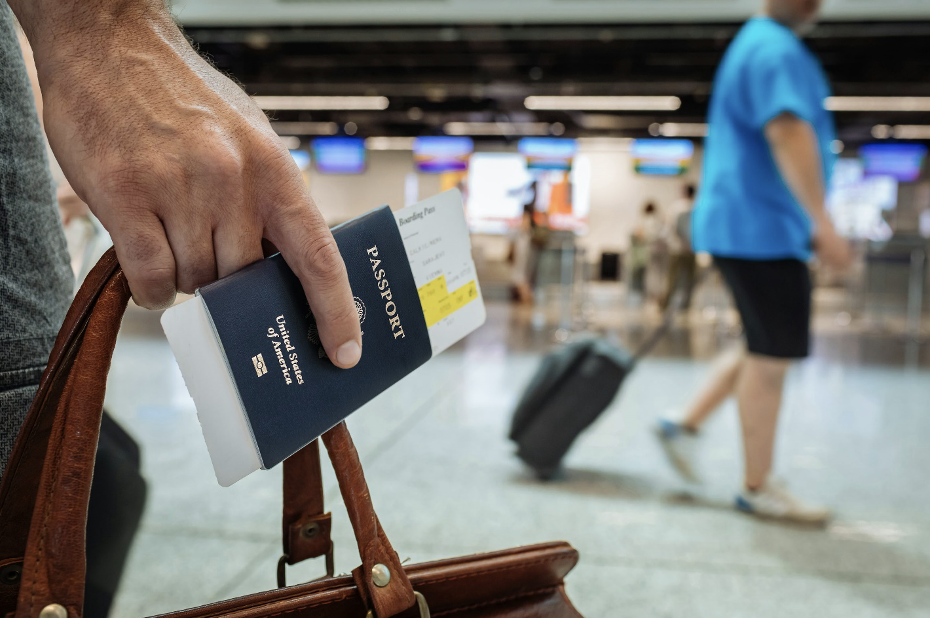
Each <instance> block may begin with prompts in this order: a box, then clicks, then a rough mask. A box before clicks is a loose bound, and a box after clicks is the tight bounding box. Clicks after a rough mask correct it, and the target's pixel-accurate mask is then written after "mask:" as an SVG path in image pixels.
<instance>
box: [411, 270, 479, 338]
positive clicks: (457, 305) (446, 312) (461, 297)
mask: <svg viewBox="0 0 930 618" xmlns="http://www.w3.org/2000/svg"><path fill="white" fill-rule="evenodd" d="M417 292H418V293H419V295H420V305H422V306H423V317H425V318H426V326H427V327H430V326H432V325H433V324H436V323H437V322H439V321H440V320H442V319H443V318H445V317H448V316H450V315H452V314H453V313H455V312H456V311H458V310H459V309H461V308H462V307H464V306H465V305H467V304H468V303H470V302H471V301H473V300H475V299H476V298H478V285H477V284H476V283H475V281H474V279H473V280H471V281H469V282H468V283H466V284H465V285H463V286H462V287H460V288H458V289H457V290H455V291H453V292H449V288H448V287H447V286H446V276H445V275H440V276H438V277H436V278H435V279H433V280H432V281H430V282H429V283H427V284H425V285H424V286H423V287H421V288H419V289H418V290H417Z"/></svg>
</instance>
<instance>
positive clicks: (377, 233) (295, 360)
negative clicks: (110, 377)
mask: <svg viewBox="0 0 930 618" xmlns="http://www.w3.org/2000/svg"><path fill="white" fill-rule="evenodd" d="M333 236H334V237H335V239H336V244H337V245H338V246H339V251H340V253H341V254H342V259H343V260H344V261H345V264H346V269H347V271H348V274H349V283H350V285H351V286H352V293H353V295H354V296H355V304H356V309H357V310H358V312H359V318H360V319H361V320H362V333H363V334H362V359H361V361H359V363H358V365H356V366H355V367H353V368H352V369H339V368H338V367H336V366H335V365H333V364H332V363H331V362H330V360H329V359H328V358H326V356H325V352H324V351H323V348H322V346H320V344H319V337H318V335H317V331H316V325H315V323H314V321H313V316H312V314H311V313H310V309H309V307H308V305H307V300H306V297H305V296H304V292H303V289H302V288H301V285H300V281H299V280H298V279H297V277H296V276H295V275H294V273H293V272H291V269H290V268H288V266H287V263H286V262H285V261H284V258H283V257H282V256H281V255H280V254H278V255H275V256H272V257H270V258H267V259H264V260H262V261H260V262H256V263H255V264H252V265H250V266H247V267H246V268H244V269H242V270H240V271H238V272H236V273H234V274H232V275H230V276H228V277H224V278H223V279H220V280H219V281H216V282H214V283H211V284H210V285H207V286H204V287H203V288H201V289H200V290H199V294H200V296H201V297H202V298H203V301H204V304H205V305H206V308H207V313H208V314H209V315H210V318H211V320H212V321H213V326H214V329H215V331H216V332H215V334H216V336H217V338H218V339H219V342H220V344H221V346H222V349H223V353H224V355H225V358H226V362H227V364H228V368H229V370H230V372H231V374H232V377H233V382H234V383H235V385H236V388H237V390H238V394H239V398H240V400H241V402H242V404H243V408H244V409H245V413H246V416H247V417H248V421H249V424H250V426H251V429H252V436H253V438H254V440H255V445H256V447H257V448H258V452H259V455H260V457H261V461H262V467H264V468H266V469H267V468H271V467H272V466H274V465H276V464H278V463H280V462H281V461H283V460H284V459H286V458H287V457H289V456H290V455H292V454H293V453H295V452H297V451H298V450H300V449H301V448H302V447H303V446H305V445H306V444H308V443H309V442H311V441H313V440H314V439H315V438H317V437H319V436H320V435H321V434H323V433H324V432H325V431H327V430H328V429H330V428H331V427H333V426H334V425H336V424H337V423H339V422H340V421H341V420H343V419H344V418H346V417H347V416H348V415H349V414H351V413H352V412H354V411H355V410H356V409H358V408H359V407H361V406H362V405H363V404H365V403H366V402H368V401H370V400H371V399H372V398H374V397H375V396H376V395H378V394H379V393H381V392H383V391H384V390H385V389H387V388H388V387H389V386H391V385H392V384H394V383H395V382H397V381H398V380H400V379H401V378H403V377H404V376H406V375H407V374H408V373H410V372H411V371H413V370H414V369H416V368H417V367H419V366H420V365H422V364H423V363H425V362H426V361H427V360H429V358H430V356H432V350H431V348H430V342H429V334H428V332H427V330H426V320H425V318H424V317H423V309H422V307H421V306H420V299H419V296H418V295H417V289H416V285H415V283H414V280H413V273H411V271H410V263H409V262H408V261H407V253H406V251H405V250H404V244H403V240H402V239H401V237H400V231H399V230H398V229H397V223H396V222H395V221H394V215H393V214H392V213H391V210H390V209H389V208H388V207H387V206H383V207H381V208H378V209H376V210H373V211H371V212H369V213H367V214H365V215H362V216H361V217H358V218H356V219H352V220H351V221H348V222H347V223H344V224H342V225H340V226H338V227H336V228H334V229H333Z"/></svg>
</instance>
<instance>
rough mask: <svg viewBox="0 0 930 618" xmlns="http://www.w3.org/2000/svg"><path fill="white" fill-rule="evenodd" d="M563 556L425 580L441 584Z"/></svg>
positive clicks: (549, 560) (430, 583)
mask: <svg viewBox="0 0 930 618" xmlns="http://www.w3.org/2000/svg"><path fill="white" fill-rule="evenodd" d="M562 558H563V557H562V556H554V557H551V558H543V559H541V560H534V561H533V562H521V563H520V564H514V565H510V566H506V567H498V568H496V569H487V570H485V571H475V572H473V573H464V574H462V575H453V576H451V577H444V578H443V579H431V580H428V581H426V582H424V584H425V585H427V586H430V585H432V584H439V583H442V582H450V581H454V580H456V579H468V578H469V577H478V576H480V575H488V574H490V573H500V572H502V571H513V570H515V569H523V568H526V567H528V566H533V565H536V564H548V563H550V562H556V561H559V560H562Z"/></svg>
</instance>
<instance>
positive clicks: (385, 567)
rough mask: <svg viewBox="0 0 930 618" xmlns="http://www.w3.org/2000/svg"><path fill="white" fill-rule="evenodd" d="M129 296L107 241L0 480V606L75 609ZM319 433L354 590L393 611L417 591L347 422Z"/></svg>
mask: <svg viewBox="0 0 930 618" xmlns="http://www.w3.org/2000/svg"><path fill="white" fill-rule="evenodd" d="M129 298H130V291H129V286H128V284H127V282H126V278H125V276H124V275H123V272H122V270H121V269H120V267H119V263H118V262H117V259H116V254H115V253H114V251H113V249H110V250H109V251H108V252H107V253H106V254H105V255H104V256H103V257H102V258H101V259H100V261H99V262H98V264H97V266H95V267H94V269H93V270H92V271H91V272H90V274H89V275H88V276H87V279H86V280H85V281H84V284H83V285H82V286H81V289H80V290H79V291H78V294H77V296H76V297H75V300H74V302H73V303H72V305H71V308H70V309H69V311H68V315H67V317H66V318H65V322H64V325H63V326H62V328H61V330H60V331H59V333H58V339H57V340H56V342H55V347H54V348H53V350H52V353H51V355H50V357H49V364H48V366H47V368H46V370H45V373H44V374H43V376H42V381H41V384H40V386H39V391H38V393H37V395H36V398H35V400H34V401H33V404H32V407H31V408H30V410H29V414H28V416H27V417H26V420H25V423H24V426H23V429H22V430H21V431H20V434H19V437H18V439H17V442H16V445H15V447H14V449H13V453H12V455H11V457H10V461H9V463H8V464H7V468H6V471H5V473H4V476H3V480H2V484H0V570H3V572H4V573H7V574H12V575H10V576H8V577H7V580H6V581H7V584H6V585H0V614H8V613H14V615H15V618H37V617H39V616H40V615H41V616H42V618H80V616H81V614H82V609H83V608H82V606H83V595H84V580H85V543H84V539H85V528H86V524H87V504H88V499H89V496H90V485H91V479H92V476H93V468H94V457H95V454H96V448H97V439H98V436H99V432H100V418H101V413H102V409H103V398H104V392H105V389H106V377H107V372H108V370H109V366H110V361H111V358H112V355H113V348H114V346H115V344H116V335H117V333H118V331H119V325H120V321H121V319H122V315H123V313H124V311H125V309H126V304H127V303H128V301H129ZM323 442H324V444H325V445H326V448H327V450H328V452H329V456H330V460H331V461H332V463H333V467H334V469H335V471H336V477H337V479H338V481H339V487H340V490H341V492H342V496H343V499H344V500H345V504H346V507H347V510H348V514H349V519H350V520H351V523H352V527H353V529H354V531H355V537H356V541H357V542H358V548H359V554H360V555H361V557H362V566H361V567H359V568H357V569H356V570H355V571H353V577H354V579H355V581H356V583H357V584H358V589H359V592H360V593H361V595H362V597H363V598H364V600H365V601H366V604H367V605H368V607H369V608H370V609H371V610H372V611H373V613H374V615H375V616H377V617H378V618H388V617H390V616H394V615H396V614H398V613H400V612H401V611H403V610H405V609H407V608H409V607H411V606H413V605H414V603H415V602H416V597H415V596H414V592H413V589H412V587H411V585H410V582H409V580H408V579H407V576H406V573H405V572H404V569H403V568H402V567H401V565H400V560H399V559H398V557H397V553H396V552H395V551H394V549H393V548H392V547H391V543H390V541H389V540H388V538H387V536H386V535H385V533H384V530H383V529H382V527H381V524H380V522H379V521H378V517H377V515H376V514H375V511H374V508H373V506H372V503H371V497H370V495H369V492H368V485H367V483H366V481H365V476H364V474H363V472H362V466H361V462H360V461H359V458H358V453H357V451H356V450H355V446H354V445H353V444H352V438H351V436H349V432H348V430H347V429H346V427H345V424H343V423H340V424H339V425H337V426H336V427H334V428H333V429H331V430H330V431H329V432H327V433H326V434H325V435H324V436H323ZM385 571H387V573H389V579H388V576H386V574H385ZM373 573H375V574H376V575H375V576H374V577H373ZM373 579H377V582H375V581H373ZM385 580H387V581H385Z"/></svg>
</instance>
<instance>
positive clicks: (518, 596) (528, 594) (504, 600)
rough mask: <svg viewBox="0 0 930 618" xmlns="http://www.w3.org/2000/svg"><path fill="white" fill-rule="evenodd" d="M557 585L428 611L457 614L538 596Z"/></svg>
mask: <svg viewBox="0 0 930 618" xmlns="http://www.w3.org/2000/svg"><path fill="white" fill-rule="evenodd" d="M557 588H558V586H549V587H548V588H538V589H536V590H532V591H530V592H521V593H520V594H514V595H511V596H509V597H504V598H502V599H494V600H493V601H485V602H484V603H475V604H474V605H466V606H465V607H456V608H454V609H447V610H445V611H442V612H430V615H432V616H446V615H449V614H457V613H459V612H467V611H469V610H472V609H478V608H479V607H489V606H491V605H500V604H502V603H507V602H508V601H515V600H517V599H522V598H524V597H532V596H538V595H540V594H543V593H546V592H552V591H554V590H556V589H557Z"/></svg>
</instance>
